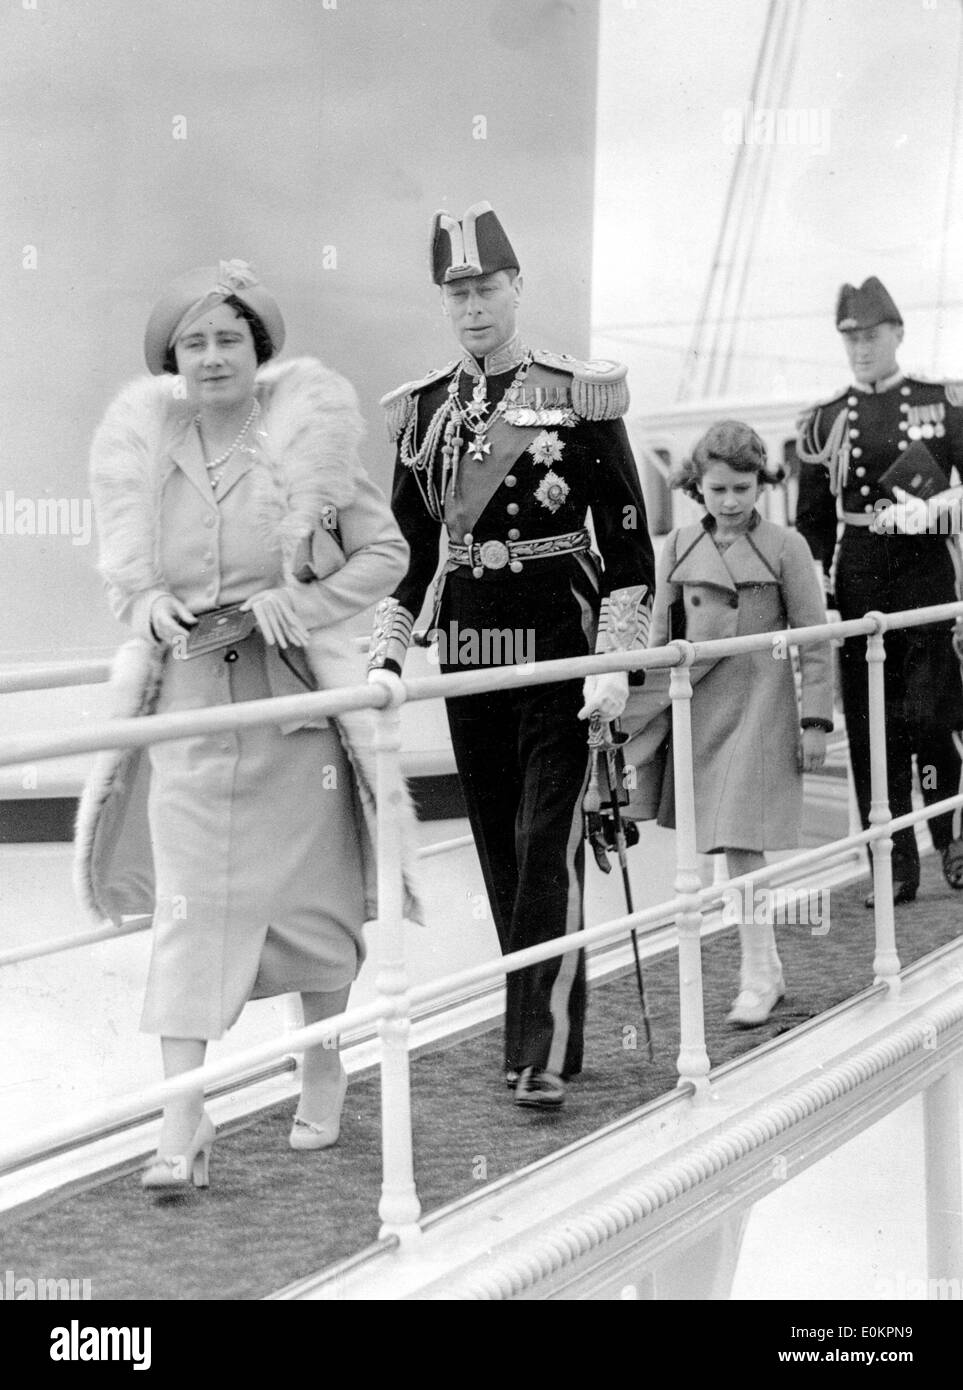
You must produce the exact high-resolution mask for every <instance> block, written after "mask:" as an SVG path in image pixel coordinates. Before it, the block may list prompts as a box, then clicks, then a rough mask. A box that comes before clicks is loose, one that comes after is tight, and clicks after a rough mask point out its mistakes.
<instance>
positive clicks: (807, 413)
mask: <svg viewBox="0 0 963 1390" xmlns="http://www.w3.org/2000/svg"><path fill="white" fill-rule="evenodd" d="M849 394H850V388H849V387H848V386H844V387H843V389H842V390H841V391H836V392H835V393H834V394H833V395H831V396H827V397H826V399H825V400H822V401H815V402H814V403H813V404H812V405H807V406H804V407H803V409H802V410H801V411H800V412H799V415H798V416H797V418H796V428H797V430H800V431H801V430H804V429H806V428H807V427H809V428H811V427H812V426H813V425H815V423H816V420H817V418H818V416H819V412H820V411H821V410H829V409H830V407H831V406H834V405H842V404H843V402H844V401H845V400H846V397H847V396H848V395H849Z"/></svg>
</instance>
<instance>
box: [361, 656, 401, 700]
mask: <svg viewBox="0 0 963 1390" xmlns="http://www.w3.org/2000/svg"><path fill="white" fill-rule="evenodd" d="M368 684H369V685H383V686H384V687H385V689H386V690H387V691H388V694H389V695H390V696H391V699H390V700H389V701H388V703H387V704H386V705H385V706H384V708H385V709H391V707H392V706H394V707H395V708H396V709H397V707H398V706H399V705H400V704H401V703H402V702H403V701H404V698H405V683H404V681H403V680H402V679H401V677H400V676H396V675H395V673H394V671H386V670H385V669H384V667H383V666H375V667H374V668H373V669H372V670H370V671H369V672H368Z"/></svg>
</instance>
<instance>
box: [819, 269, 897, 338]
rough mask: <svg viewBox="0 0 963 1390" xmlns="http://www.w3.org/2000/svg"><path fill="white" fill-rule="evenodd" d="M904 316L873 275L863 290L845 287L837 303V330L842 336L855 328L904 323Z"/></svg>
mask: <svg viewBox="0 0 963 1390" xmlns="http://www.w3.org/2000/svg"><path fill="white" fill-rule="evenodd" d="M902 322H903V316H902V314H901V313H900V311H899V310H898V309H897V307H896V305H895V303H894V301H893V297H892V295H891V294H890V292H889V290H888V289H887V288H886V286H885V285H884V284H883V282H882V281H881V280H877V278H876V276H875V275H871V276H870V277H869V279H868V280H864V281H863V283H862V284H861V285H860V287H859V289H857V288H856V286H855V285H843V287H842V289H841V290H840V291H839V298H838V299H837V300H836V327H837V328H838V329H839V331H840V333H845V332H846V331H847V330H848V329H853V328H875V327H876V325H877V324H879V323H899V324H902Z"/></svg>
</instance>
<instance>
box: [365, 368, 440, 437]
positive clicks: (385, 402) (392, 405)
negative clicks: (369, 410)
mask: <svg viewBox="0 0 963 1390" xmlns="http://www.w3.org/2000/svg"><path fill="white" fill-rule="evenodd" d="M457 366H458V363H457V361H456V362H449V363H448V365H447V367H439V368H438V370H437V371H435V372H429V373H428V374H427V376H422V377H419V378H418V379H417V380H416V381H406V382H405V384H404V386H396V387H395V389H394V390H393V391H389V392H388V394H387V395H386V396H382V397H381V401H380V404H381V407H382V409H383V410H384V412H385V424H386V425H387V427H388V438H389V439H390V440H391V442H392V443H394V442H395V440H396V439H398V438H399V437H400V436H401V433H402V431H403V430H404V429H405V427H406V426H407V424H408V421H409V420H410V419H411V416H412V413H413V412H414V409H415V396H417V394H418V392H419V391H424V390H425V388H426V387H428V386H433V385H434V384H435V382H436V381H441V380H442V378H443V377H446V376H451V374H452V372H453V371H454V370H455V368H456V367H457Z"/></svg>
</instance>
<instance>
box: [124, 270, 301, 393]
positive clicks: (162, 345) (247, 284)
mask: <svg viewBox="0 0 963 1390" xmlns="http://www.w3.org/2000/svg"><path fill="white" fill-rule="evenodd" d="M229 295H233V296H234V297H235V298H236V299H239V300H240V301H241V303H242V304H246V305H247V307H248V308H249V309H252V310H253V311H254V313H255V314H257V316H258V318H259V319H260V320H261V322H262V323H263V324H264V327H265V328H266V329H267V331H268V334H269V335H270V338H271V344H272V346H273V348H274V351H275V353H278V352H280V351H281V348H282V346H283V345H284V319H283V318H282V317H281V310H280V308H279V307H278V302H277V300H276V299H275V298H274V296H273V294H269V293H268V291H267V290H266V289H265V288H264V286H263V285H262V284H261V282H260V280H258V278H257V276H256V275H255V274H254V271H253V270H252V269H251V267H250V266H249V265H248V263H247V261H221V262H220V263H219V264H218V265H205V266H201V267H200V268H199V269H198V270H190V271H188V273H187V274H186V275H181V276H180V277H179V278H178V279H176V280H175V281H173V283H172V284H170V285H168V287H167V289H166V290H165V291H164V293H163V294H162V295H161V297H160V299H159V300H158V301H157V303H156V304H155V305H154V307H153V309H152V310H151V315H150V318H149V319H148V320H147V330H146V332H145V333H144V357H145V358H146V359H147V365H148V367H149V368H150V370H151V371H152V372H153V374H154V375H155V376H159V375H160V374H161V372H163V370H164V359H165V358H166V356H167V353H168V349H169V348H170V347H171V346H172V344H173V343H174V342H175V341H176V340H177V338H178V336H179V335H180V334H181V333H183V331H184V329H185V328H186V327H187V326H188V324H191V323H193V322H194V320H195V319H197V318H200V316H201V314H206V313H207V312H208V311H209V310H211V309H214V308H216V307H217V305H218V304H223V303H224V300H225V299H227V297H228V296H229Z"/></svg>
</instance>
